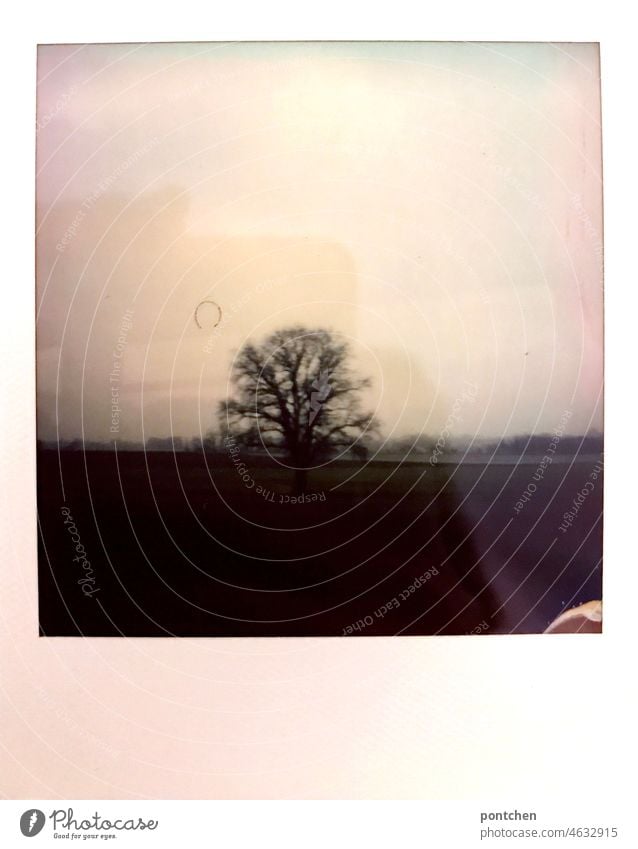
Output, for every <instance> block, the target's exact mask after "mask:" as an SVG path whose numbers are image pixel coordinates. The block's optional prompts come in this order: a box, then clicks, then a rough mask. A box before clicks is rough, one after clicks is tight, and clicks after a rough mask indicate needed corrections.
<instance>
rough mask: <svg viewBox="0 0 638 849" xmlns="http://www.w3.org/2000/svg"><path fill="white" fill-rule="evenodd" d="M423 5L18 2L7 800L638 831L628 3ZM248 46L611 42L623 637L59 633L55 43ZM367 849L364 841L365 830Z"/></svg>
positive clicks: (8, 194) (612, 514)
mask: <svg viewBox="0 0 638 849" xmlns="http://www.w3.org/2000/svg"><path fill="white" fill-rule="evenodd" d="M412 5H413V4H409V3H397V2H393V3H392V4H387V5H384V6H376V7H373V6H371V5H370V4H369V3H361V4H357V5H354V4H353V5H351V6H345V4H343V3H331V4H321V5H319V4H315V5H310V6H309V5H308V4H299V3H285V4H284V3H282V4H272V3H267V4H256V3H255V4H253V5H252V8H251V7H249V6H247V5H246V4H245V3H242V4H237V6H236V8H235V9H233V10H231V11H230V12H228V10H227V9H225V8H224V10H223V11H222V10H221V9H220V8H219V7H215V6H213V5H212V4H202V6H201V8H200V7H198V6H197V5H196V4H187V3H185V2H181V3H179V4H171V6H170V8H168V7H167V8H166V9H165V10H162V9H160V8H159V7H158V6H157V5H156V4H148V5H145V6H141V5H137V6H133V4H131V3H130V2H129V3H114V2H110V3H109V4H104V5H98V4H94V5H93V6H89V5H88V4H87V3H74V2H65V3H63V4H60V3H56V4H48V5H47V4H41V5H37V4H28V3H22V4H20V5H19V6H17V7H13V10H12V14H15V15H16V16H17V19H18V20H17V21H16V20H15V19H14V21H13V22H12V23H11V24H8V20H7V17H6V16H5V23H6V24H8V25H7V26H6V29H5V34H4V43H3V50H2V54H3V57H2V58H3V64H4V66H5V67H4V69H3V71H4V74H3V79H4V83H5V85H4V87H3V91H4V102H3V110H2V112H3V118H4V120H3V133H2V145H3V155H2V160H1V161H2V164H3V166H4V167H3V169H2V173H3V180H2V186H3V189H4V191H3V203H2V205H1V209H2V215H3V217H4V226H3V228H2V234H3V237H4V238H3V247H4V251H3V259H4V263H3V274H2V280H3V305H4V310H3V313H4V322H5V326H4V333H2V334H0V338H1V340H2V342H1V344H2V346H3V349H4V350H3V352H2V366H3V367H2V380H3V382H4V386H3V392H2V394H1V396H0V397H2V402H3V406H4V410H3V415H2V418H1V427H2V428H3V431H4V433H3V439H2V447H3V450H2V456H1V463H2V481H3V486H2V496H3V505H2V510H1V511H0V517H1V518H0V521H1V522H2V530H1V545H2V550H1V554H0V557H1V560H0V569H1V570H2V581H1V582H0V587H1V592H0V606H1V608H0V638H1V639H2V648H1V655H2V659H1V662H2V667H1V668H2V679H1V680H0V688H1V689H0V711H1V718H0V746H1V747H2V748H0V793H2V794H3V795H4V796H6V797H9V798H25V799H32V798H33V799H35V798H48V799H55V798H76V799H77V798H101V799H109V798H110V799H118V798H144V797H146V798H150V799H153V798H195V799H196V798H204V799H206V798H372V799H376V798H408V799H414V798H416V799H459V800H462V799H490V800H492V807H494V806H495V805H494V800H496V801H497V803H498V804H499V805H500V802H503V803H504V802H505V801H509V802H512V803H513V806H514V805H515V806H516V807H519V808H523V809H524V808H533V805H534V802H536V801H537V800H538V799H539V798H540V799H543V798H548V797H550V796H552V797H554V798H560V799H566V800H571V802H572V804H571V806H570V809H571V810H575V811H582V816H581V817H580V819H581V824H585V821H586V820H588V819H590V818H593V819H594V820H598V819H599V817H598V816H597V815H596V814H597V811H598V810H600V812H601V813H602V812H606V811H608V810H609V809H610V805H612V804H613V806H614V808H615V809H617V810H620V811H623V812H624V817H625V822H627V821H628V818H629V816H630V814H631V812H632V810H633V807H634V806H633V802H632V801H631V800H630V791H631V789H632V788H631V785H632V784H633V783H635V782H634V781H633V774H634V771H635V769H634V765H635V736H636V735H635V728H634V722H635V716H636V684H635V670H636V658H635V645H636V639H635V635H636V627H637V623H636V619H637V617H636V609H637V603H638V595H637V594H636V591H635V590H636V555H635V527H636V524H637V522H636V472H635V469H636V460H635V457H636V454H635V451H634V446H635V444H636V423H637V421H638V419H637V414H636V400H635V393H636V373H635V369H636V356H635V344H636V335H637V334H636V329H637V324H636V303H635V289H636V258H635V245H636V242H637V238H636V218H637V216H636V209H635V206H636V197H637V196H636V166H635V158H636V132H635V131H636V123H635V84H636V74H635V64H634V63H635V58H634V57H635V55H636V45H635V33H634V31H633V29H632V28H631V27H630V26H629V21H628V20H624V19H623V18H622V17H621V15H620V14H619V13H618V12H616V11H615V8H620V7H619V6H618V7H613V6H612V5H611V4H596V5H594V4H583V3H570V4H558V3H556V2H551V3H543V2H540V3H539V2H535V3H534V4H516V5H515V4H512V3H489V4H485V3H482V4H476V3H462V4H461V3H456V4H454V5H447V6H446V8H445V9H444V10H443V11H441V10H438V8H437V11H436V13H435V12H434V11H433V10H432V8H427V7H426V8H423V9H421V10H420V11H419V12H418V13H417V12H416V11H414V10H411V11H409V12H408V9H410V6H412ZM238 38H241V39H252V38H257V39H266V38H276V39H301V38H314V39H319V38H342V39H348V38H356V39H361V38H367V39H419V40H428V39H438V40H442V39H453V40H543V41H547V40H551V41H569V40H578V41H600V42H601V61H602V76H603V92H602V98H603V150H604V178H605V249H606V250H605V256H606V261H605V287H606V424H605V429H606V434H605V435H606V458H605V459H606V462H605V471H606V479H605V561H604V562H605V567H604V569H605V571H604V603H605V634H604V635H603V636H602V637H597V636H582V635H581V636H576V637H573V638H572V637H569V636H562V637H556V638H543V637H533V636H531V637H522V636H519V637H502V636H496V637H483V638H482V639H480V640H479V639H473V638H471V637H470V638H464V637H451V638H423V639H388V640H386V639H367V640H366V639H362V640H349V641H343V640H338V639H332V640H273V641H267V640H243V641H232V640H215V641H213V640H210V641H205V640H181V641H177V640H154V641H153V640H120V641H117V640H107V639H102V640H99V639H87V640H63V639H58V640H39V639H38V637H37V627H36V618H37V616H36V614H37V571H36V519H35V456H34V454H35V452H34V449H35V418H34V357H33V353H34V329H33V303H34V251H33V218H34V213H33V210H34V153H35V134H34V132H33V129H34V114H35V108H34V91H35V58H36V52H35V51H36V48H35V45H36V43H38V42H84V41H109V40H113V41H147V40H223V39H238ZM34 693H35V694H36V695H35V696H34ZM65 729H66V730H65ZM202 740H204V744H205V745H206V746H207V747H208V751H209V752H210V755H209V758H208V761H207V766H206V768H205V769H203V768H202V765H201V759H200V758H199V756H198V755H196V752H198V751H199V749H198V747H197V744H198V741H200V742H201V741H202ZM96 741H97V742H96ZM184 746H186V747H188V746H193V766H192V769H189V768H186V769H185V768H184V765H183V764H184V761H183V759H182V760H180V768H179V769H176V770H172V769H171V762H172V760H173V756H172V752H173V750H174V751H180V752H182V753H183V751H184V748H183V747H184ZM109 747H110V749H109ZM503 806H504V805H503ZM617 806H618V807H617ZM243 816H246V814H245V812H244V813H243ZM322 816H323V814H321V813H320V812H317V813H314V816H313V817H312V818H311V819H310V822H309V824H308V825H307V828H308V830H309V831H312V827H313V826H312V822H313V820H314V818H315V817H322ZM574 824H577V823H574ZM601 824H602V823H601ZM418 837H419V836H418V835H415V839H416V840H417V842H418V843H421V842H423V845H428V839H427V838H428V830H427V824H424V832H423V838H424V839H423V841H421V840H420V839H418ZM465 838H467V832H466V833H465V834H464V835H463V837H460V839H461V841H462V842H463V845H469V843H465V842H464V839H465ZM347 840H348V841H353V842H354V841H355V840H357V834H356V833H352V834H351V835H350V837H348V838H347ZM227 842H228V841H224V843H225V844H226V843H227ZM301 842H302V843H303V841H301ZM345 842H346V841H343V842H341V841H340V845H344V843H345ZM153 843H155V841H153ZM20 845H21V844H20ZM202 845H207V844H206V843H204V844H202ZM229 845H230V844H229ZM290 845H292V843H291V844H290ZM297 845H299V843H297ZM439 845H440V844H439ZM458 845H460V844H458ZM477 845H478V843H477ZM501 845H504V844H501ZM598 845H600V844H598Z"/></svg>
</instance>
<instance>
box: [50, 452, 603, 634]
mask: <svg viewBox="0 0 638 849" xmlns="http://www.w3.org/2000/svg"><path fill="white" fill-rule="evenodd" d="M245 462H246V465H247V466H248V468H249V470H250V472H249V475H248V477H247V479H246V480H242V478H241V476H240V475H239V474H238V473H237V470H236V469H235V468H234V467H233V466H232V465H231V463H230V460H229V458H228V457H223V456H221V457H220V456H215V455H207V456H206V457H204V456H203V455H201V454H191V453H182V454H176V455H173V454H171V453H163V452H157V453H152V452H151V453H148V452H147V453H146V454H144V453H143V452H118V453H117V454H116V453H115V452H97V451H96V452H88V453H86V454H85V453H83V452H81V451H77V452H75V451H67V452H61V453H60V454H59V455H58V452H57V451H51V450H40V452H39V455H38V492H39V496H38V500H39V524H40V540H39V583H40V630H41V634H43V635H49V636H63V635H79V634H83V635H87V636H118V635H126V636H173V635H178V636H307V635H315V636H341V635H343V634H352V635H377V636H378V635H390V634H399V633H400V634H411V635H414V634H466V633H481V634H493V633H509V632H514V633H539V632H542V631H543V630H544V629H545V627H546V626H547V624H548V623H549V622H550V621H551V620H553V619H554V618H555V617H556V616H557V615H558V614H559V613H560V612H561V611H562V610H563V609H565V608H566V607H571V606H573V605H576V604H579V603H581V602H583V601H588V600H590V599H596V598H601V556H602V476H601V474H600V473H599V472H598V473H597V472H596V469H599V468H600V466H599V465H597V463H596V458H593V459H592V458H590V459H587V458H581V459H580V460H579V461H578V462H572V461H571V459H570V460H567V461H564V460H563V461H561V462H555V463H554V464H552V465H551V466H549V467H548V468H546V469H545V470H544V471H543V473H542V474H541V476H540V478H538V475H537V479H536V480H534V478H533V475H534V473H535V472H536V470H537V463H536V462H528V463H526V464H519V465H518V467H517V466H515V465H513V464H500V465H480V464H474V465H463V466H457V465H441V466H438V467H434V468H433V467H431V466H429V465H425V464H404V465H396V464H389V463H372V464H369V465H368V466H366V467H365V468H363V467H362V466H361V465H359V464H354V463H351V464H350V463H338V464H332V465H329V466H327V467H325V468H324V469H323V470H319V471H315V472H313V473H311V475H310V477H309V481H308V496H307V498H306V499H304V500H303V501H298V502H297V503H293V502H292V501H291V500H288V499H289V498H290V482H291V473H290V472H289V471H288V470H286V469H282V468H280V467H278V466H277V465H276V463H274V462H272V461H267V460H266V459H265V458H259V457H250V458H247V459H246V458H245ZM530 482H532V483H533V485H534V486H535V487H536V489H535V490H534V491H533V492H532V493H531V494H530V490H531V489H532V488H531V487H529V484H530ZM339 484H341V485H339ZM335 487H337V488H335ZM526 490H527V492H528V498H527V500H526V501H525V502H523V505H522V506H520V505H521V501H520V498H521V495H522V494H523V493H524V492H525V491H526ZM579 493H583V494H582V495H580V496H579ZM585 493H586V494H585ZM575 500H576V502H575ZM517 503H518V505H519V506H518V513H517V512H516V509H517V507H516V505H517ZM568 511H571V513H570V514H569V519H567V520H565V519H564V514H565V513H567V512H568ZM561 523H562V526H561ZM78 546H79V548H78ZM74 558H77V559H74Z"/></svg>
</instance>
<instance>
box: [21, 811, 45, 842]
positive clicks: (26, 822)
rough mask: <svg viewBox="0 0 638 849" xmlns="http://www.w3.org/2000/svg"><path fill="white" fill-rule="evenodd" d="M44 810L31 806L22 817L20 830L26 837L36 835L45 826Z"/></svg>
mask: <svg viewBox="0 0 638 849" xmlns="http://www.w3.org/2000/svg"><path fill="white" fill-rule="evenodd" d="M44 820H45V816H44V812H43V811H40V810H38V808H30V809H29V810H28V811H25V812H24V813H23V814H22V816H21V817H20V831H21V832H22V833H23V834H24V836H25V837H35V836H36V834H39V833H40V832H41V831H42V829H43V827H44Z"/></svg>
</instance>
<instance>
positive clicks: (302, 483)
mask: <svg viewBox="0 0 638 849" xmlns="http://www.w3.org/2000/svg"><path fill="white" fill-rule="evenodd" d="M307 485H308V469H295V476H294V478H293V483H292V493H293V495H303V493H304V492H305V491H306V487H307Z"/></svg>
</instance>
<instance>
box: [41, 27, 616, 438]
mask: <svg viewBox="0 0 638 849" xmlns="http://www.w3.org/2000/svg"><path fill="white" fill-rule="evenodd" d="M38 71H39V75H38V76H39V84H38V124H37V143H38V162H37V167H38V202H37V213H38V241H37V252H38V253H37V270H38V281H37V284H38V286H37V288H38V305H39V309H40V312H39V319H38V356H37V362H38V401H39V407H38V417H39V420H38V424H39V436H40V437H41V438H43V439H56V438H58V437H59V438H60V439H71V438H78V437H79V438H82V436H83V437H84V438H85V439H87V440H96V439H98V440H108V439H110V438H113V433H112V432H111V431H110V427H111V425H112V417H111V412H112V411H111V405H112V402H113V399H114V397H116V399H117V404H118V405H119V407H120V409H121V412H119V413H118V428H119V430H118V432H117V436H118V437H119V438H121V439H131V440H138V439H142V438H144V437H146V438H148V437H149V436H166V435H169V434H170V433H174V434H176V435H179V436H186V437H188V436H193V435H195V434H197V433H199V432H200V430H206V429H207V428H208V427H209V426H210V425H211V424H213V423H214V420H215V409H216V406H217V402H218V401H219V400H221V399H222V398H224V397H225V396H226V393H227V380H228V375H229V369H230V365H231V362H232V357H233V355H234V354H235V353H236V351H237V350H238V349H239V348H241V346H242V344H243V343H244V342H245V340H246V339H249V338H250V339H251V340H253V341H259V339H260V338H262V337H263V336H264V335H266V334H267V333H268V332H270V331H272V330H275V329H278V328H280V327H285V326H287V325H291V324H303V325H306V326H308V327H326V328H332V329H333V330H334V331H335V332H336V333H338V334H345V335H346V336H347V338H349V340H350V342H351V346H352V350H353V353H354V355H355V357H356V360H357V365H358V367H359V369H360V371H361V372H362V373H365V374H368V375H369V376H370V377H371V378H372V381H373V388H372V390H371V392H370V396H369V398H368V403H369V405H371V406H372V407H374V408H375V409H376V410H377V415H378V417H379V419H380V420H381V423H382V426H383V430H384V432H385V433H386V434H387V433H390V432H393V434H394V435H403V434H407V433H418V432H420V431H425V432H427V433H430V434H436V433H437V431H438V430H439V429H440V428H441V427H443V425H444V423H445V421H446V418H447V417H448V415H449V413H450V411H451V409H452V407H453V405H454V403H455V400H457V399H458V398H459V397H461V396H462V394H463V390H464V387H465V386H467V385H468V383H470V384H471V385H472V386H473V387H475V389H476V401H474V402H473V403H463V405H462V413H461V415H462V421H461V422H459V424H458V429H459V433H463V434H477V435H479V436H482V437H485V436H489V437H492V436H503V435H509V434H515V433H521V432H537V433H538V432H547V431H551V430H553V429H554V428H555V427H558V426H559V425H560V424H561V418H562V416H563V413H564V412H565V410H570V411H571V412H572V416H571V418H570V419H569V425H568V428H567V432H570V433H583V432H586V431H587V430H589V429H592V428H597V429H600V428H601V427H602V400H601V385H602V270H601V265H602V211H601V190H602V184H601V141H600V102H599V64H598V48H597V46H596V45H591V44H569V45H566V44H555V45H545V44H463V43H454V44H444V43H440V44H348V43H338V44H274V45H269V44H261V45H259V44H204V43H201V44H189V45H171V44H164V45H131V44H129V45H92V46H91V45H90V46H78V45H73V46H45V47H41V48H40V50H39V62H38ZM203 299H208V300H212V301H214V302H215V303H216V304H218V305H219V308H220V309H221V313H222V319H221V321H220V323H219V325H218V327H217V330H216V332H215V334H214V335H212V336H211V333H210V331H209V329H207V328H206V327H205V328H204V329H200V328H199V327H198V326H197V324H196V322H195V320H194V311H195V309H196V307H197V304H198V303H200V302H201V301H202V300H203ZM127 311H130V312H128V313H127ZM213 315H214V316H215V317H217V312H216V310H215V309H214V308H213V307H205V308H204V309H203V311H202V312H201V314H200V318H201V319H202V322H203V323H204V324H205V323H206V321H210V317H211V316H213ZM118 340H119V341H118ZM114 375H115V379H113V376H114ZM114 389H115V391H116V393H117V395H116V396H114V395H113V394H112V390H114ZM56 396H57V405H56ZM56 407H57V410H56Z"/></svg>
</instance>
